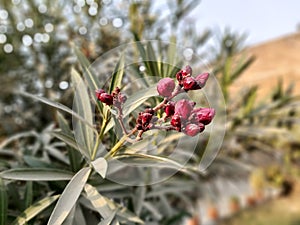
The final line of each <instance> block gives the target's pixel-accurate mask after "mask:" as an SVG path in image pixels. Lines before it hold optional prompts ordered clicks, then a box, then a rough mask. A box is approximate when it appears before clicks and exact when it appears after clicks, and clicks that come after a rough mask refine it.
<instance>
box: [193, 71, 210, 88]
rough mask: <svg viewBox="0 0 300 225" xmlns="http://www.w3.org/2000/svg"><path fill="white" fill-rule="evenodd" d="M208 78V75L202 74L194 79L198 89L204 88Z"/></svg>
mask: <svg viewBox="0 0 300 225" xmlns="http://www.w3.org/2000/svg"><path fill="white" fill-rule="evenodd" d="M208 77H209V73H202V74H199V75H198V76H196V77H195V80H196V81H197V83H198V85H199V89H200V88H203V87H204V85H205V83H206V81H207V79H208Z"/></svg>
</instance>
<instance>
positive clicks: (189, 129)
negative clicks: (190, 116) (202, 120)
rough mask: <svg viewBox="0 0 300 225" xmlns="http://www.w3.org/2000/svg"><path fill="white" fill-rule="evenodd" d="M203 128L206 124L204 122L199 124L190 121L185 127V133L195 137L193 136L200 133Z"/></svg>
mask: <svg viewBox="0 0 300 225" xmlns="http://www.w3.org/2000/svg"><path fill="white" fill-rule="evenodd" d="M203 130H204V125H203V124H201V125H200V126H199V125H196V124H193V123H190V124H188V125H186V127H185V129H184V133H185V134H187V135H188V136H192V137H193V136H195V135H197V134H199V133H200V132H201V131H203Z"/></svg>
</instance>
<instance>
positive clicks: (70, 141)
mask: <svg viewBox="0 0 300 225" xmlns="http://www.w3.org/2000/svg"><path fill="white" fill-rule="evenodd" d="M51 134H52V135H53V136H55V137H56V138H58V139H60V140H61V141H63V142H65V143H66V144H67V145H69V146H70V147H72V148H73V149H76V150H78V151H79V152H80V153H81V154H82V155H84V156H85V157H86V158H88V157H89V155H88V154H87V151H84V147H83V146H80V145H79V144H80V143H77V142H76V140H75V139H74V137H73V136H69V135H67V134H65V133H62V132H51Z"/></svg>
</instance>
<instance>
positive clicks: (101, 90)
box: [95, 89, 105, 100]
mask: <svg viewBox="0 0 300 225" xmlns="http://www.w3.org/2000/svg"><path fill="white" fill-rule="evenodd" d="M95 93H96V97H97V99H98V100H100V95H101V94H103V93H105V91H104V90H103V89H98V90H96V91H95Z"/></svg>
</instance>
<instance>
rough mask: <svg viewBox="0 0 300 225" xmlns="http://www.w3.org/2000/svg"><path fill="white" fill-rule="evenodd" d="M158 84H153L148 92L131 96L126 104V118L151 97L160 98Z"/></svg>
mask: <svg viewBox="0 0 300 225" xmlns="http://www.w3.org/2000/svg"><path fill="white" fill-rule="evenodd" d="M156 86H157V84H153V85H151V86H150V87H148V88H147V90H141V91H138V92H136V93H135V94H134V95H132V96H130V97H129V98H128V99H127V101H126V102H125V104H124V109H123V112H124V116H127V115H129V114H130V113H131V112H132V111H133V110H135V109H136V108H137V107H139V106H140V105H142V104H143V103H144V102H145V101H146V100H148V99H149V98H151V97H154V96H158V93H157V88H156Z"/></svg>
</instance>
